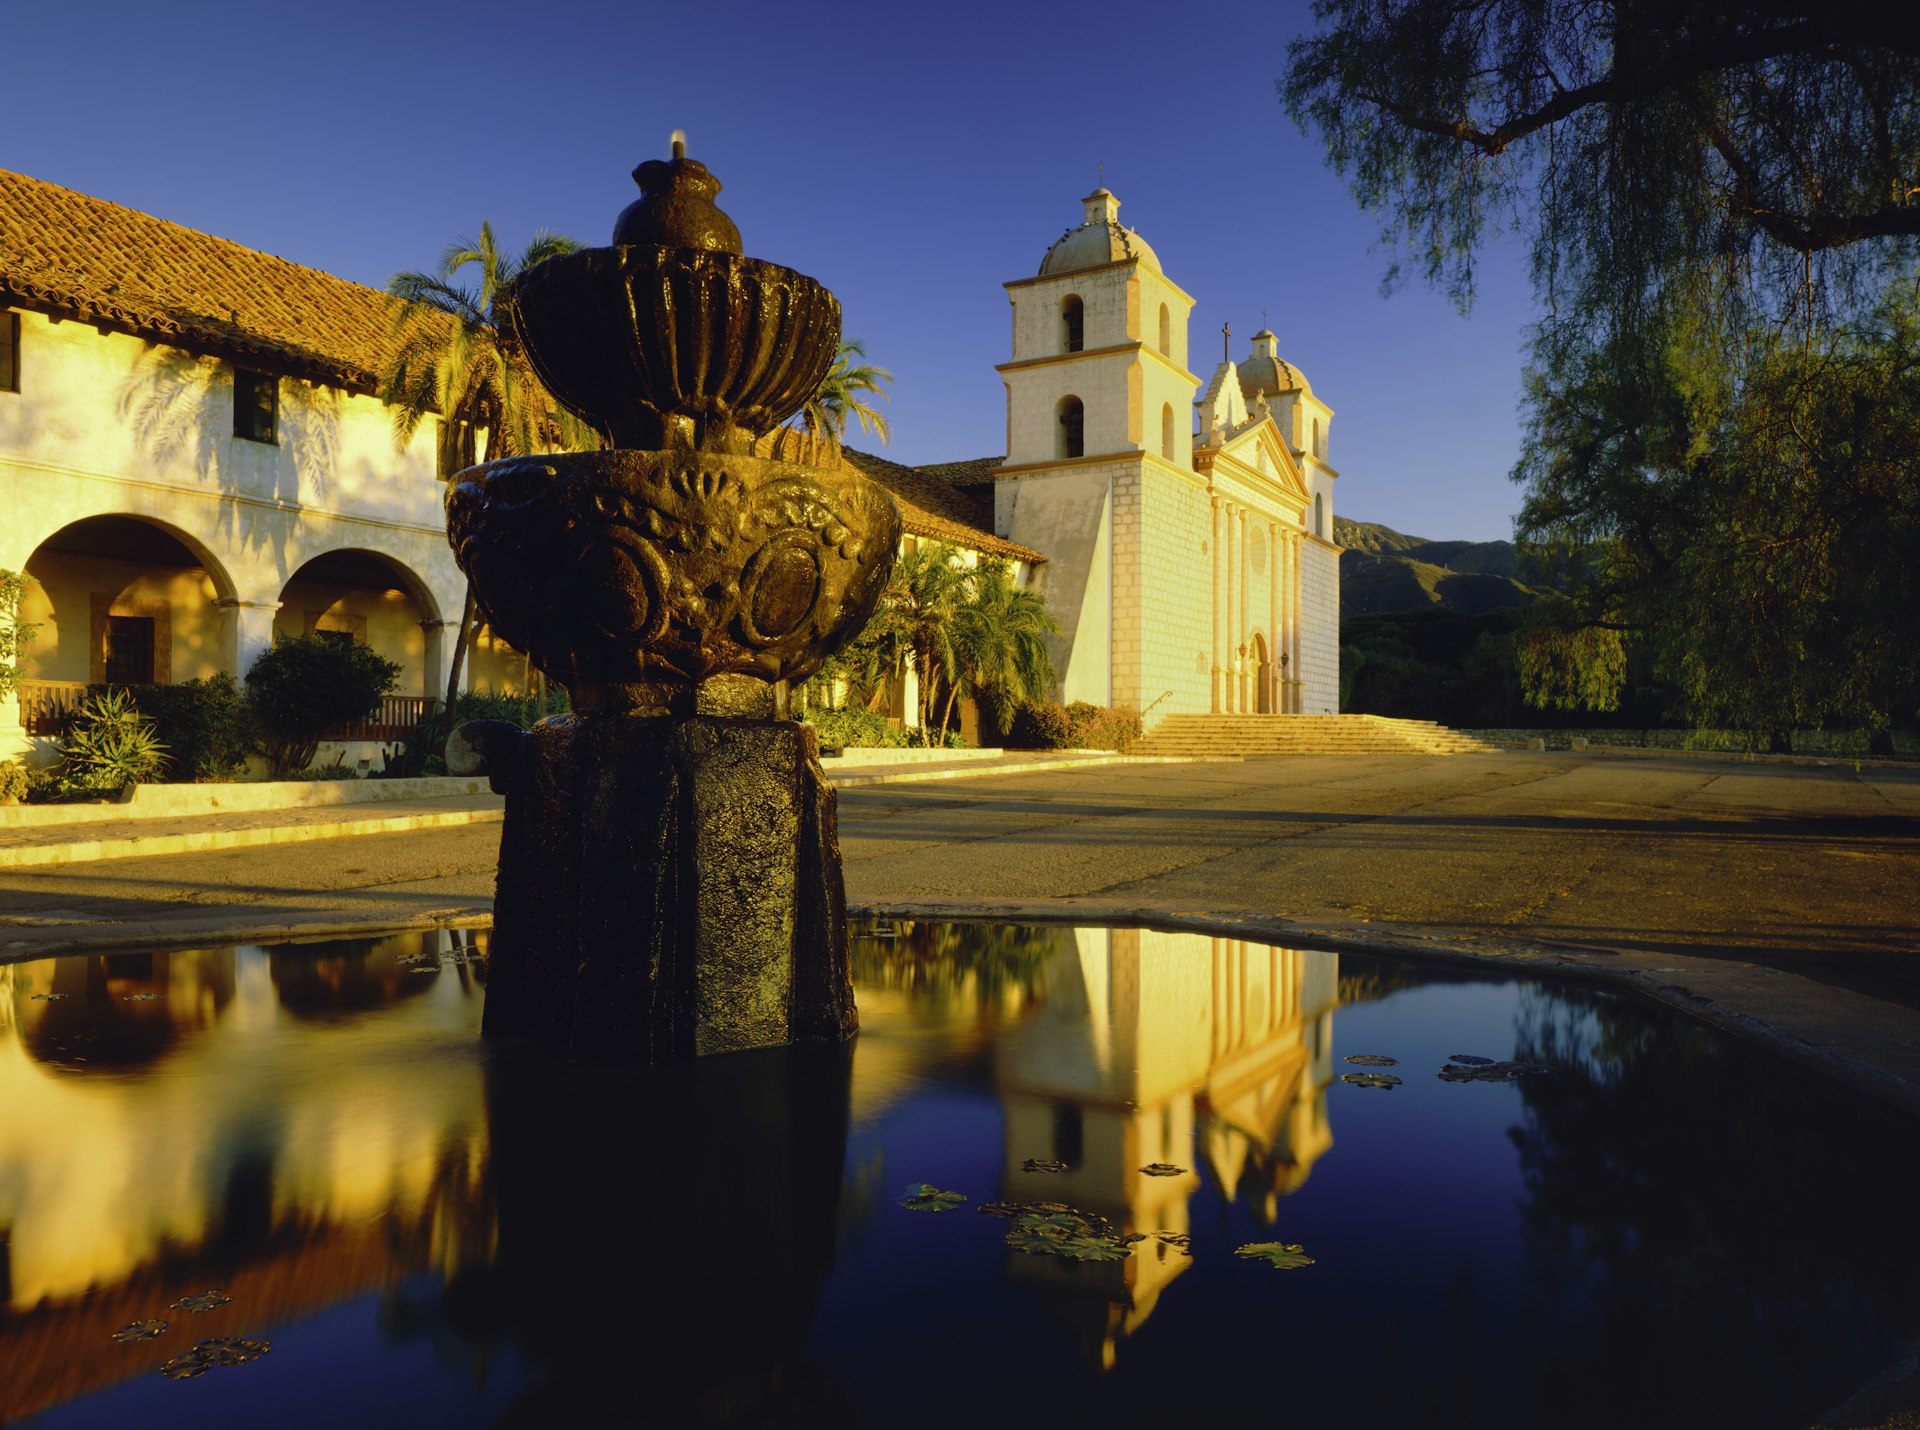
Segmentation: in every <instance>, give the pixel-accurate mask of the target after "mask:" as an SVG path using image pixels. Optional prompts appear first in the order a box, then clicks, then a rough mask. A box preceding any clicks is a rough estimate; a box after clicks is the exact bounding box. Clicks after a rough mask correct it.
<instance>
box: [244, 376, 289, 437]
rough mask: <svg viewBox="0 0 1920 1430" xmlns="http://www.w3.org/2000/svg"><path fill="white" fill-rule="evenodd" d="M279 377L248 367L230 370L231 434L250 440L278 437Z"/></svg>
mask: <svg viewBox="0 0 1920 1430" xmlns="http://www.w3.org/2000/svg"><path fill="white" fill-rule="evenodd" d="M279 428H280V379H279V378H277V377H275V376H274V375H273V374H272V373H267V372H254V371H252V370H251V369H249V368H244V367H236V368H235V369H234V370H233V435H234V436H236V437H244V438H245V439H246V440H247V441H249V442H278V441H279V440H280V432H279Z"/></svg>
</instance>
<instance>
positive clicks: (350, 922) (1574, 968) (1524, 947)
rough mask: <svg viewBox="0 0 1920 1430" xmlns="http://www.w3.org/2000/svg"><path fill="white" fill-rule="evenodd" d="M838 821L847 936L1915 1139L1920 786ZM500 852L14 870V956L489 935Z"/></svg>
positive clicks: (152, 861) (1200, 777)
mask: <svg viewBox="0 0 1920 1430" xmlns="http://www.w3.org/2000/svg"><path fill="white" fill-rule="evenodd" d="M396 812H397V811H396ZM840 821H841V824H840V829H841V844H842V848H843V851H844V854H845V860H846V875H847V892H848V898H849V903H850V905H851V907H852V908H853V910H854V911H855V912H856V913H887V914H905V913H918V914H930V915H948V916H952V917H960V918H981V917H1003V918H1016V919H1029V920H1038V919H1045V920H1068V921H1075V922H1089V923H1096V922H1110V921H1120V920H1139V921H1145V922H1151V923H1154V924H1158V925H1161V926H1168V927H1186V928H1195V929H1202V930H1212V931H1216V932H1220V933H1228V934H1235V935H1244V936H1249V937H1257V938H1262V939H1266V940H1269V941H1273V942H1279V943H1285V944H1294V945H1300V946H1310V947H1320V948H1332V949H1353V950H1362V949H1365V950H1376V951H1388V952H1407V953H1412V954H1415V955H1417V956H1420V957H1424V958H1437V959H1448V960H1458V959H1472V960H1475V961H1478V962H1481V963H1486V964H1491V965H1494V966H1499V967H1505V968H1511V969H1513V970H1515V971H1516V972H1523V971H1524V972H1537V973H1548V974H1557V975H1562V976H1571V977H1578V978H1586V979H1594V980H1600V981H1603V982H1607V983H1611V984H1614V985H1617V986H1626V987H1632V988H1636V989H1639V990H1640V991H1642V992H1644V993H1647V994H1648V995H1650V996H1653V997H1656V998H1660V999H1662V1000H1664V1001H1667V1002H1670V1003H1674V1004H1676V1005H1678V1006H1682V1007H1685V1008H1687V1009H1689V1010H1690V1011H1692V1012H1695V1013H1696V1014H1698V1015H1700V1016H1702V1017H1705V1018H1707V1019H1708V1020H1709V1021H1713V1022H1716V1023H1718V1024H1720V1025H1722V1026H1725V1027H1728V1028H1731V1029H1733V1030H1735V1031H1736V1032H1740V1033H1742V1034H1743V1035H1746V1036H1749V1037H1752V1038H1754V1039H1755V1040H1757V1041H1761V1042H1764V1043H1766V1044H1768V1045H1769V1046H1772V1047H1775V1048H1776V1049H1778V1050H1780V1051H1782V1052H1784V1053H1786V1054H1788V1055H1789V1056H1793V1057H1796V1058H1798V1059H1800V1060H1802V1061H1804V1062H1808V1063H1810V1064H1813V1065H1816V1066H1819V1067H1821V1068H1822V1069H1823V1070H1825V1071H1826V1072H1828V1073H1830V1074H1832V1075H1834V1076H1837V1077H1840V1078H1842V1079H1844V1080H1846V1081H1848V1082H1850V1083H1852V1084H1854V1085H1855V1086H1858V1087H1861V1088H1863V1089H1868V1090H1871V1091H1873V1092H1875V1093H1877V1094H1879V1095H1880V1096H1883V1097H1886V1098H1888V1099H1889V1100H1891V1101H1893V1102H1895V1103H1897V1104H1900V1105H1902V1106H1904V1107H1906V1108H1908V1109H1909V1110H1912V1111H1916V1112H1920V957H1916V953H1917V952H1920V951H1917V950H1916V942H1917V941H1920V934H1916V923H1917V922H1920V918H1917V914H1920V770H1916V769H1912V768H1903V767H1871V766H1869V767H1864V768H1856V767H1855V766H1854V765H1852V764H1851V763H1829V764H1818V763H1782V762H1753V761H1743V760H1738V759H1731V758H1724V757H1707V756H1702V757H1692V756H1687V757H1667V758H1653V757H1634V756H1627V755H1618V754H1598V753H1592V754H1558V753H1555V754H1547V753H1513V752H1507V753H1498V754H1486V755H1459V756H1450V757H1447V756H1413V755H1391V756H1326V757H1290V758H1284V759H1251V760H1248V761H1246V762H1244V763H1197V764H1165V763H1159V764H1126V763H1121V764H1110V765H1105V766H1101V767H1098V768H1092V769H1081V770H1074V769H1065V768H1054V769H1048V770H1043V771H1028V772H1024V773H1015V774H998V775H992V776H982V777H975V778H971V779H965V780H951V781H941V780H910V781H905V782H897V783H885V784H874V785H868V786H862V787H858V788H849V789H845V790H843V791H842V792H841V795H840ZM498 841H499V828H498V826H497V824H495V823H492V822H483V823H469V824H461V825H456V826H454V827H445V828H437V829H420V830H414V831H411V832H407V833H397V834H371V835H366V836H364V837H356V838H335V839H331V840H327V841H324V842H303V843H295V844H266V845H262V846H260V847H255V848H240V849H230V850H223V851H218V852H206V853H182V854H168V855H159V856H154V857H142V858H129V859H116V860H108V861H97V862H91V863H81V864H70V865H60V866H50V867H44V868H19V869H7V868H0V957H12V958H20V957H34V956H38V955H43V954H47V953H54V952H66V951H77V950H82V949H94V948H109V947H122V948H124V947H128V946H146V947H154V946H172V947H182V946H192V945H194V944H205V943H211V942H216V941H217V942H233V941H246V942H259V941H264V940H271V939H276V938H299V937H320V936H328V935H333V936H338V935H342V934H350V933H356V932H368V931H371V930H374V929H378V928H392V927H409V926H434V925H452V924H462V925H470V924H477V923H484V922H485V921H486V920H487V918H488V913H489V908H490V901H491V894H492V885H493V867H494V855H495V851H496V849H497V846H498Z"/></svg>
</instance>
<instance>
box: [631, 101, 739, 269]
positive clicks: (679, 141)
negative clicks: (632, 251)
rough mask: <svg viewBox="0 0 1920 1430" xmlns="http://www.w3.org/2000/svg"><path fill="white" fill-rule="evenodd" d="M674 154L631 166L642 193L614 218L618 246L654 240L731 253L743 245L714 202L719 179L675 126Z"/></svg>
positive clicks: (672, 245) (658, 243)
mask: <svg viewBox="0 0 1920 1430" xmlns="http://www.w3.org/2000/svg"><path fill="white" fill-rule="evenodd" d="M672 143H673V157H672V158H671V159H648V160H646V161H645V162H644V163H642V164H640V165H639V166H638V167H637V168H635V169H634V171H633V181H634V183H636V184H638V185H639V186H640V197H639V198H637V199H635V200H634V201H633V202H632V203H631V204H628V205H627V207H626V208H625V209H624V210H622V211H621V214H620V217H619V218H618V219H616V220H615V221H614V225H613V242H614V246H615V247H625V246H629V245H632V244H652V245H653V246H654V247H656V248H693V249H707V250H709V251H711V252H714V253H731V254H734V255H735V256H736V257H737V256H738V255H740V254H741V253H742V252H743V251H744V250H742V248H741V247H740V230H739V229H737V228H735V227H734V223H733V220H732V219H730V218H728V217H727V216H726V215H725V214H723V213H721V212H720V210H719V209H717V208H715V207H714V204H713V200H714V197H715V195H717V194H718V193H719V192H720V181H719V180H718V179H716V178H714V176H713V174H712V172H711V171H710V170H709V169H708V168H707V166H706V165H705V164H702V163H701V162H700V161H699V160H698V159H689V158H688V157H687V133H686V131H685V130H684V129H676V130H674V131H673V141H672Z"/></svg>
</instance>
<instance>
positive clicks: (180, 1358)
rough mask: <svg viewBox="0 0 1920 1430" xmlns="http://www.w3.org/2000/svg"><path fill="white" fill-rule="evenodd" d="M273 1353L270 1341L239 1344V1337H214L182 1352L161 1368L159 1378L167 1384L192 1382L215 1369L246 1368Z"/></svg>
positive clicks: (240, 1342)
mask: <svg viewBox="0 0 1920 1430" xmlns="http://www.w3.org/2000/svg"><path fill="white" fill-rule="evenodd" d="M272 1349H273V1342H272V1341H249V1340H242V1339H241V1338H240V1337H239V1336H215V1337H213V1338H212V1339H211V1340H205V1341H201V1342H199V1343H198V1344H197V1345H195V1346H194V1348H193V1349H192V1350H190V1351H183V1352H181V1353H180V1354H179V1355H177V1356H175V1357H174V1358H173V1359H172V1360H170V1361H168V1362H167V1363H166V1364H165V1365H163V1366H161V1367H160V1374H162V1375H164V1376H165V1377H166V1378H167V1379H168V1380H192V1379H193V1378H194V1377H196V1376H202V1375H205V1374H206V1373H207V1372H208V1371H210V1370H212V1369H213V1368H214V1367H215V1366H223V1365H245V1364H246V1363H247V1362H248V1361H256V1360H259V1359H260V1357H261V1356H263V1355H265V1354H266V1353H267V1352H268V1351H270V1350H272Z"/></svg>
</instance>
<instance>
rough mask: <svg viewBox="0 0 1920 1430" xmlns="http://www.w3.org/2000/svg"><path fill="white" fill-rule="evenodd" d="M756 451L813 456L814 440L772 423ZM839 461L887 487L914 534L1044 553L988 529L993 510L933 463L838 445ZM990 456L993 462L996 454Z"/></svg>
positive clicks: (990, 551)
mask: <svg viewBox="0 0 1920 1430" xmlns="http://www.w3.org/2000/svg"><path fill="white" fill-rule="evenodd" d="M754 450H755V451H757V452H759V453H760V454H761V455H762V456H772V457H780V458H783V459H784V460H787V461H801V462H816V463H817V462H819V461H820V449H819V446H818V445H817V444H816V443H815V442H814V441H813V440H812V439H811V438H809V437H806V436H804V435H802V434H801V433H799V432H796V431H794V430H793V429H792V428H791V427H780V428H776V429H775V430H774V431H773V432H771V433H769V434H768V435H767V436H766V437H763V438H761V440H760V441H759V443H758V444H756V446H755V448H754ZM836 460H837V462H838V464H839V465H842V466H847V467H852V468H853V469H854V470H855V471H858V472H861V473H864V474H865V475H866V476H869V477H871V478H872V479H873V480H874V481H876V482H878V483H880V485H881V486H883V487H885V488H886V489H887V490H888V491H890V492H892V493H893V498H894V500H895V501H896V502H898V503H899V504H900V518H901V524H902V525H903V526H905V527H906V529H907V531H908V532H909V533H910V534H912V535H914V536H926V537H931V538H932V539H933V540H935V541H950V542H952V543H953V544H954V545H956V546H966V547H970V548H971V549H973V550H975V551H978V552H980V553H981V554H982V555H985V556H1005V557H1008V558H1010V559H1012V560H1015V561H1025V562H1028V563H1030V564H1034V565H1038V564H1039V563H1040V562H1042V561H1045V560H1046V559H1047V558H1046V556H1045V555H1044V554H1043V553H1041V552H1038V551H1035V550H1034V549H1033V548H1032V547H1030V546H1022V545H1020V544H1019V543H1018V542H1015V541H1007V540H1004V539H1003V538H1001V537H998V536H995V535H994V534H993V512H992V510H991V509H990V508H988V507H984V506H982V505H981V504H980V503H979V502H977V501H975V500H974V499H973V498H972V497H970V496H968V495H967V494H966V493H964V492H962V491H960V490H959V489H958V488H956V487H954V486H953V485H951V484H950V483H948V482H945V481H942V480H940V479H939V478H938V477H935V476H931V475H929V472H931V471H934V470H938V469H935V468H927V469H922V468H919V467H908V466H903V465H901V464H900V463H899V462H889V461H888V460H887V459H886V458H885V457H876V456H874V455H873V453H871V452H861V451H856V450H855V449H854V448H852V447H844V448H842V449H841V450H840V452H839V454H838V456H837V459H836ZM991 461H992V462H993V463H994V464H995V465H997V464H998V463H999V461H1000V459H999V458H998V457H995V458H992V459H991ZM942 465H943V467H954V466H971V465H973V464H972V463H964V462H958V463H956V462H948V463H944V464H942Z"/></svg>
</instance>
